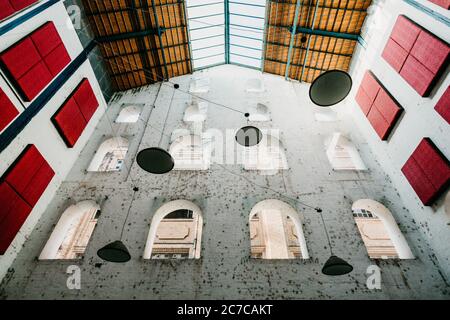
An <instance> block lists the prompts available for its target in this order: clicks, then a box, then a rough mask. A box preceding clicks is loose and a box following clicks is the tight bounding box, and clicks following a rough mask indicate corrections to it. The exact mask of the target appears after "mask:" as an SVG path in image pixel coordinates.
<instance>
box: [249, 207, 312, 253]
mask: <svg viewBox="0 0 450 320" xmlns="http://www.w3.org/2000/svg"><path fill="white" fill-rule="evenodd" d="M249 225H250V242H251V256H252V258H259V259H298V258H301V259H309V253H308V248H307V246H306V240H305V235H304V232H303V226H302V222H301V220H300V218H299V216H298V214H297V212H296V210H295V209H294V208H292V207H291V206H290V205H288V204H287V203H285V202H283V201H280V200H276V199H268V200H264V201H261V202H259V203H257V204H256V205H255V206H254V207H253V208H252V211H251V212H250V217H249Z"/></svg>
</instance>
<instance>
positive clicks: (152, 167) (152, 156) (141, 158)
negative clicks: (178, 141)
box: [136, 147, 175, 174]
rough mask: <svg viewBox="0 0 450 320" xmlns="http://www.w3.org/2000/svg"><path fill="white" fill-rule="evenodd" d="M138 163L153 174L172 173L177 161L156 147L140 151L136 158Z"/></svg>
mask: <svg viewBox="0 0 450 320" xmlns="http://www.w3.org/2000/svg"><path fill="white" fill-rule="evenodd" d="M136 162H137V163H138V165H139V166H140V167H141V168H142V169H144V170H145V171H147V172H150V173H153V174H164V173H167V172H170V171H172V170H173V167H174V166H175V161H174V160H173V158H172V156H171V155H170V153H168V152H167V151H166V150H164V149H161V148H156V147H155V148H148V149H144V150H142V151H140V152H139V153H138V155H137V157H136Z"/></svg>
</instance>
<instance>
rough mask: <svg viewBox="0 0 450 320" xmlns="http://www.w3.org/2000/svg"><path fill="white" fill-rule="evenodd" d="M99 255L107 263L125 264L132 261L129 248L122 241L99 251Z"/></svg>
mask: <svg viewBox="0 0 450 320" xmlns="http://www.w3.org/2000/svg"><path fill="white" fill-rule="evenodd" d="M97 255H98V256H99V257H100V258H102V259H103V260H105V261H109V262H116V263H124V262H128V261H130V259H131V255H130V253H129V252H128V249H127V247H125V245H124V244H123V243H122V241H115V242H112V243H110V244H108V245H106V246H104V247H103V248H101V249H99V250H98V251H97Z"/></svg>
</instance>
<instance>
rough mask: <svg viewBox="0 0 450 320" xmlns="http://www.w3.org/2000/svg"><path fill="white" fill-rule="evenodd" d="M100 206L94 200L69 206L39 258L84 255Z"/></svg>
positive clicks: (62, 257)
mask: <svg viewBox="0 0 450 320" xmlns="http://www.w3.org/2000/svg"><path fill="white" fill-rule="evenodd" d="M99 212H100V206H99V205H98V204H97V203H96V202H95V201H92V200H86V201H81V202H78V203H76V204H74V205H71V206H70V207H68V208H67V209H66V210H65V211H64V213H63V214H62V215H61V217H60V218H59V221H58V223H57V224H56V226H55V228H54V229H53V232H52V234H51V235H50V238H49V239H48V241H47V243H46V245H45V247H44V249H43V250H42V252H41V254H40V256H39V260H72V259H80V258H81V257H83V255H84V252H85V251H86V247H87V245H88V243H89V240H90V238H91V236H92V233H93V232H94V228H95V226H96V225H97V219H98V213H99Z"/></svg>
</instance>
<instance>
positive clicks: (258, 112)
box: [248, 103, 271, 122]
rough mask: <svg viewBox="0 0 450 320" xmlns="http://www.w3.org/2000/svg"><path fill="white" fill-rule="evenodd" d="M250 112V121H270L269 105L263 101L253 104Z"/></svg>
mask: <svg viewBox="0 0 450 320" xmlns="http://www.w3.org/2000/svg"><path fill="white" fill-rule="evenodd" d="M248 113H249V114H250V116H249V117H248V120H249V121H254V122H268V121H270V120H271V115H270V110H269V107H268V106H267V105H265V104H263V103H257V104H256V105H253V104H252V105H251V106H250V107H249V110H248Z"/></svg>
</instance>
